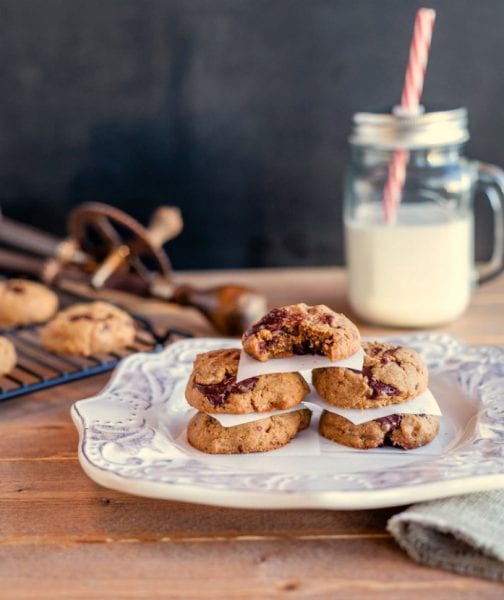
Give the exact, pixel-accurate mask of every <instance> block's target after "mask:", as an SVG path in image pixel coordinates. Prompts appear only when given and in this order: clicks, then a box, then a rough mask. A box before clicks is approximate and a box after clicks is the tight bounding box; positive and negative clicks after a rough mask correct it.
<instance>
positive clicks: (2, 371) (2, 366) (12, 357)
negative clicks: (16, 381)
mask: <svg viewBox="0 0 504 600" xmlns="http://www.w3.org/2000/svg"><path fill="white" fill-rule="evenodd" d="M16 362H17V354H16V348H15V347H14V344H13V343H12V342H11V341H10V340H9V339H7V338H6V337H4V336H0V376H1V375H7V374H8V373H10V372H11V371H12V369H13V368H14V367H15V366H16Z"/></svg>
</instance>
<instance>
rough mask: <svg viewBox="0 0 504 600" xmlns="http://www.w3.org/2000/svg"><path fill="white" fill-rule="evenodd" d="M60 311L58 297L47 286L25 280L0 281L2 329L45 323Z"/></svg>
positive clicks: (0, 322) (0, 321) (0, 324)
mask: <svg viewBox="0 0 504 600" xmlns="http://www.w3.org/2000/svg"><path fill="white" fill-rule="evenodd" d="M57 310H58V297H57V296H56V294H55V293H54V292H52V291H51V290H50V289H49V288H47V287H46V286H45V285H42V284H40V283H36V282H34V281H26V280H25V279H7V280H4V281H0V327H14V326H18V325H31V324H33V323H43V322H44V321H47V319H50V318H51V317H52V316H53V315H54V313H55V312H56V311H57Z"/></svg>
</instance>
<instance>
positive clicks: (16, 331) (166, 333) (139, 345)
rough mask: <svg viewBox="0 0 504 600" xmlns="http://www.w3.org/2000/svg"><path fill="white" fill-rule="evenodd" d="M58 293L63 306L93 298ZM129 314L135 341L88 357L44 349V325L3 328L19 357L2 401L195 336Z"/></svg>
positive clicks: (3, 384) (5, 379)
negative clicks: (113, 350) (134, 324)
mask: <svg viewBox="0 0 504 600" xmlns="http://www.w3.org/2000/svg"><path fill="white" fill-rule="evenodd" d="M58 296H59V297H60V304H61V307H65V306H69V305H70V304H72V303H74V302H83V301H85V302H89V301H90V299H89V298H84V297H81V296H78V295H76V294H70V293H67V292H58ZM129 314H130V315H131V316H132V317H133V319H134V320H135V322H136V326H137V327H136V329H137V331H136V336H135V340H134V342H133V344H132V345H131V346H127V347H126V348H124V349H123V350H122V351H121V352H111V353H108V354H100V355H95V356H87V357H80V356H66V355H59V354H53V353H52V352H49V351H48V350H46V349H45V348H43V347H42V346H41V344H40V339H39V333H40V330H41V328H42V326H41V325H33V326H30V327H17V328H10V329H3V330H0V335H3V336H5V337H7V338H9V339H10V340H11V342H12V343H13V344H14V346H15V347H16V352H17V356H18V361H17V364H16V367H15V368H14V369H13V370H12V371H11V372H10V373H9V374H7V375H4V376H2V377H0V401H2V400H8V399H10V398H15V397H16V396H21V395H23V394H29V393H31V392H36V391H39V390H44V389H46V388H50V387H53V386H55V385H60V384H62V383H69V382H71V381H76V380H78V379H83V378H84V377H90V376H92V375H98V374H99V373H105V372H107V371H111V370H112V369H113V368H114V367H115V366H116V365H117V363H118V362H119V361H120V360H121V359H122V358H124V357H126V356H129V355H130V354H133V353H135V352H159V351H160V350H162V349H163V348H164V347H165V346H166V345H168V344H170V343H172V342H174V341H176V340H177V339H180V338H187V337H192V334H191V333H190V332H188V331H185V330H181V329H176V328H168V329H165V330H163V331H162V332H159V331H157V330H156V329H155V328H154V327H153V325H152V323H151V322H150V321H149V320H148V319H146V318H145V317H142V316H140V315H137V314H132V313H131V312H130V313H129Z"/></svg>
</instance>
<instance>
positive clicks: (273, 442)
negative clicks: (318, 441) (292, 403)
mask: <svg viewBox="0 0 504 600" xmlns="http://www.w3.org/2000/svg"><path fill="white" fill-rule="evenodd" d="M310 419H311V411H309V410H308V409H307V408H303V409H301V410H297V411H295V412H291V413H286V414H283V415H276V416H273V417H268V418H266V419H260V420H259V421H252V422H251V423H242V424H241V425H235V426H234V427H223V426H222V425H221V424H220V423H219V421H217V419H214V418H213V417H211V416H210V415H206V414H204V413H201V412H199V413H197V414H196V415H194V417H193V418H192V419H191V420H190V421H189V425H188V427H187V440H188V441H189V443H190V444H191V445H192V446H194V448H197V449H198V450H201V451H202V452H207V453H209V454H247V453H250V452H267V451H268V450H275V448H281V447H282V446H285V445H287V444H288V443H289V442H290V441H291V440H292V439H293V438H294V437H295V435H296V434H297V433H298V432H299V431H302V430H303V429H306V428H307V427H308V426H309V425H310Z"/></svg>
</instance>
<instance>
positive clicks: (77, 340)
mask: <svg viewBox="0 0 504 600" xmlns="http://www.w3.org/2000/svg"><path fill="white" fill-rule="evenodd" d="M134 339H135V325H134V322H133V319H132V318H131V317H130V316H129V315H128V314H127V313H126V312H124V311H123V310H121V309H120V308H117V307H115V306H113V305H112V304H108V303H107V302H90V303H89V304H74V305H73V306H70V307H69V308H66V309H64V310H62V311H60V312H59V313H58V314H57V315H56V316H55V317H54V319H52V320H51V321H50V322H49V323H48V324H47V325H46V326H45V327H44V328H43V330H42V331H41V333H40V340H41V342H42V345H43V346H44V348H46V349H47V350H50V351H51V352H56V353H57V354H73V355H80V356H90V355H91V354H105V353H107V352H115V351H118V350H121V349H122V348H124V347H125V346H128V345H130V344H131V343H132V342H133V340H134Z"/></svg>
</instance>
